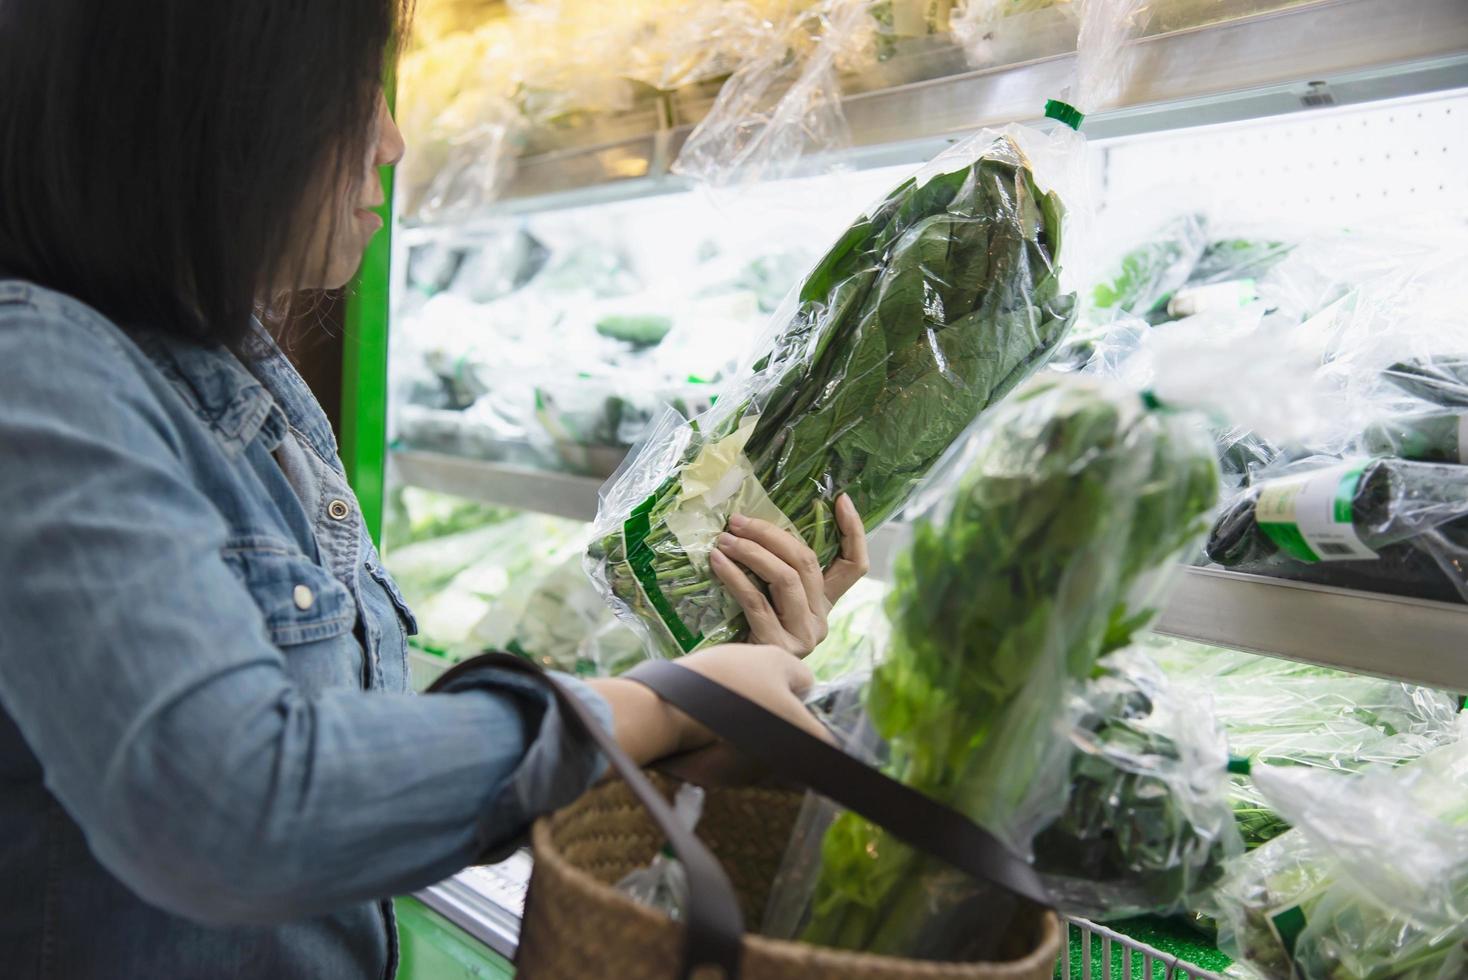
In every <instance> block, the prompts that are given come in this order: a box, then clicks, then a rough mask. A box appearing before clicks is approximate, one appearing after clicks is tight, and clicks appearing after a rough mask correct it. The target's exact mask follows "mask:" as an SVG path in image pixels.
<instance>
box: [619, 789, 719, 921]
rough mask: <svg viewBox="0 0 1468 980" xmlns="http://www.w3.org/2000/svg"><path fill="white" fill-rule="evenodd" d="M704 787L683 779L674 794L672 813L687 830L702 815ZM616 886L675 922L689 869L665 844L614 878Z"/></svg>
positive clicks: (680, 912)
mask: <svg viewBox="0 0 1468 980" xmlns="http://www.w3.org/2000/svg"><path fill="white" fill-rule="evenodd" d="M703 797H704V791H703V788H702V787H701V786H695V785H693V784H692V783H684V784H683V785H682V786H679V787H678V792H677V793H676V794H674V797H673V814H674V816H675V817H676V818H677V819H678V822H679V823H681V824H682V825H683V826H684V827H687V828H688V829H689V830H692V829H693V828H695V827H697V826H698V818H699V817H701V816H702V815H703ZM617 890H618V891H619V892H621V893H622V894H624V895H626V896H627V897H629V898H631V899H632V900H633V901H635V902H640V903H642V904H643V905H646V906H647V907H648V908H652V909H656V910H657V911H659V912H666V913H667V915H668V918H670V919H672V920H673V921H674V922H677V921H678V920H679V919H681V918H682V917H683V906H684V905H685V904H686V903H687V901H688V872H687V871H685V870H684V869H683V865H682V863H681V862H680V861H679V860H678V859H677V858H676V857H674V856H673V851H672V848H670V847H668V846H667V845H664V846H663V849H662V850H661V851H659V852H658V854H657V856H656V857H654V858H653V859H652V863H651V864H649V865H648V866H647V867H645V868H638V869H637V870H635V871H631V872H629V873H628V874H627V875H626V877H624V878H623V879H622V880H621V881H619V882H617Z"/></svg>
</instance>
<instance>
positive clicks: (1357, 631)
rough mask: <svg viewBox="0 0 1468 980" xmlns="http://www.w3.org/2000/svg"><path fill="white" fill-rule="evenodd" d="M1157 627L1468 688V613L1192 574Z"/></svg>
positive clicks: (1217, 572)
mask: <svg viewBox="0 0 1468 980" xmlns="http://www.w3.org/2000/svg"><path fill="white" fill-rule="evenodd" d="M1156 630H1157V632H1159V633H1166V634H1168V635H1170V636H1178V637H1182V638H1183V639H1188V640H1197V641H1199V642H1202V643H1212V644H1217V645H1219V646H1228V647H1234V648H1236V649H1240V650H1248V651H1251V652H1254V653H1263V654H1268V655H1270V656H1275V657H1283V658H1286V659H1289V660H1300V661H1304V662H1306V663H1313V664H1319V665H1321V666H1325V667H1335V668H1338V669H1341V670H1350V671H1355V672H1357V673H1363V674H1375V675H1377V676H1379V677H1389V678H1393V679H1396V680H1403V681H1411V682H1415V683H1418V684H1426V685H1430V686H1433V687H1440V688H1443V689H1446V690H1449V691H1456V692H1464V691H1468V606H1459V605H1453V604H1451V603H1444V602H1428V601H1425V600H1421V599H1406V598H1399V597H1396V596H1386V595H1376V594H1372V593H1365V592H1352V591H1348V590H1346V589H1335V588H1330V587H1327V586H1318V585H1307V584H1304V583H1298V582H1284V581H1281V580H1279V579H1271V578H1264V577H1262V576H1255V575H1240V574H1238V573H1235V572H1226V571H1223V570H1221V569H1214V568H1189V569H1187V570H1186V573H1185V574H1184V575H1183V576H1182V580H1181V581H1180V582H1179V583H1178V585H1177V588H1176V590H1175V591H1174V593H1173V595H1172V597H1171V600H1170V601H1169V602H1168V605H1167V608H1166V610H1164V611H1163V613H1162V617H1161V619H1160V620H1159V621H1158V623H1157V626H1156Z"/></svg>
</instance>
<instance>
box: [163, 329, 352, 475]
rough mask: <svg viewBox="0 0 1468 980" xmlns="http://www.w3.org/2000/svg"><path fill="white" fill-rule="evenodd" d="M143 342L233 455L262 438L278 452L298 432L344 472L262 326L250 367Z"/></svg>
mask: <svg viewBox="0 0 1468 980" xmlns="http://www.w3.org/2000/svg"><path fill="white" fill-rule="evenodd" d="M138 342H139V346H140V347H141V348H142V350H143V352H144V353H145V354H147V356H148V357H149V359H150V360H152V361H153V363H154V364H156V365H157V366H158V368H159V370H161V371H162V372H163V373H164V374H165V375H167V376H169V377H170V378H171V379H172V380H173V381H174V383H175V386H176V387H177V388H178V389H179V391H180V392H181V393H182V394H183V395H184V397H185V398H186V399H187V400H188V401H189V403H190V405H191V407H193V408H194V410H195V411H196V412H198V414H199V417H200V418H201V419H202V420H203V421H204V422H205V423H206V424H208V425H209V426H210V428H212V429H213V430H214V431H215V433H216V434H217V435H218V436H219V438H220V439H221V441H222V442H223V443H224V444H225V446H226V447H227V448H229V450H230V451H231V452H235V453H240V452H243V451H244V449H245V447H246V446H248V445H249V444H250V442H251V441H253V440H254V439H255V438H256V437H257V436H258V437H260V438H261V439H263V441H264V444H265V448H266V449H267V450H268V451H271V452H273V451H274V450H275V449H276V448H277V447H278V446H279V445H280V443H281V440H283V439H284V438H285V437H286V435H287V434H288V432H289V430H290V429H292V428H293V429H295V430H296V431H297V432H298V433H299V434H300V435H301V436H302V437H304V438H305V439H306V440H307V441H308V442H309V443H310V445H311V447H312V448H313V449H314V450H315V451H316V453H317V454H318V455H319V456H321V458H322V459H323V460H326V461H327V462H328V463H330V464H331V465H333V467H334V468H340V464H338V463H337V462H336V459H337V456H336V453H337V450H336V439H335V438H334V437H333V435H332V433H331V426H330V424H329V423H328V422H327V420H326V416H325V414H324V413H323V412H322V411H321V408H320V406H319V405H318V404H317V402H316V401H315V399H314V397H313V396H312V395H311V393H310V390H309V389H308V388H307V387H306V384H305V382H304V381H303V380H302V379H301V376H300V375H299V374H298V373H297V372H296V369H295V367H294V366H292V365H291V363H290V361H289V360H288V359H287V358H286V356H285V354H284V353H283V352H282V351H281V349H280V346H279V345H278V344H276V342H275V339H274V338H273V337H271V336H270V333H269V332H268V331H267V330H266V329H265V327H264V326H263V325H261V323H260V322H259V321H258V320H256V321H254V322H253V323H252V324H251V336H250V339H249V344H250V347H251V350H250V354H249V357H250V362H249V365H248V366H246V365H245V364H243V363H241V361H240V359H239V358H237V357H236V356H235V355H234V354H232V353H231V352H230V351H229V350H227V349H225V348H223V347H217V346H215V347H202V346H199V345H198V344H194V343H190V342H188V341H185V340H178V339H174V338H172V337H168V336H164V335H161V334H156V333H154V334H147V335H145V336H142V337H140V338H139V339H138Z"/></svg>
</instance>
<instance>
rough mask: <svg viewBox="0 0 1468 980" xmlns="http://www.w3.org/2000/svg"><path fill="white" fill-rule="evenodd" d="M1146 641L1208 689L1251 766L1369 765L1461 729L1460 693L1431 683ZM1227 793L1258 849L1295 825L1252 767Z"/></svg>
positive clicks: (1235, 750)
mask: <svg viewBox="0 0 1468 980" xmlns="http://www.w3.org/2000/svg"><path fill="white" fill-rule="evenodd" d="M1143 648H1144V649H1145V650H1146V651H1147V653H1148V654H1149V655H1151V656H1152V657H1154V658H1155V659H1156V660H1157V661H1158V662H1159V663H1160V664H1161V665H1162V668H1163V670H1164V672H1165V673H1166V674H1167V675H1168V677H1170V678H1174V679H1176V680H1177V681H1180V682H1181V683H1184V684H1187V685H1189V686H1191V687H1194V688H1197V689H1200V690H1205V691H1207V692H1208V694H1209V696H1210V697H1211V698H1212V701H1213V705H1214V709H1215V711H1216V713H1217V715H1218V718H1219V720H1220V721H1221V722H1222V723H1223V725H1224V727H1225V729H1226V730H1227V733H1228V742H1229V750H1230V752H1231V753H1232V754H1233V755H1234V756H1235V757H1238V758H1242V759H1246V760H1248V761H1249V763H1250V764H1251V765H1255V766H1266V767H1278V766H1299V767H1304V768H1309V769H1318V770H1324V771H1327V772H1337V773H1355V772H1363V771H1365V770H1367V769H1372V768H1389V767H1392V766H1397V765H1401V764H1402V763H1404V762H1409V761H1411V760H1413V759H1416V758H1419V757H1420V756H1422V755H1423V754H1425V753H1427V752H1429V751H1431V750H1432V749H1433V748H1435V747H1437V746H1438V745H1441V744H1443V743H1445V742H1447V741H1451V740H1453V739H1455V738H1456V737H1457V731H1456V728H1455V719H1456V717H1457V714H1458V699H1457V698H1455V697H1454V696H1452V695H1449V694H1445V693H1443V692H1441V691H1435V690H1432V689H1431V688H1426V687H1420V686H1418V685H1415V684H1404V683H1401V682H1399V681H1390V680H1383V679H1381V678H1377V677H1367V676H1365V675H1362V674H1351V673H1346V672H1343V671H1338V670H1331V669H1329V668H1326V667H1315V666H1312V665H1310V664H1300V663H1294V662H1291V661H1287V660H1279V659H1277V658H1273V657H1259V656H1254V655H1253V654H1247V653H1239V652H1237V651H1234V650H1223V649H1220V648H1217V647H1207V646H1202V645H1199V644H1194V643H1188V642H1185V641H1182V640H1175V639H1167V638H1163V637H1150V638H1148V640H1147V642H1146V643H1145V644H1144V647H1143ZM1229 795H1230V799H1231V800H1232V803H1233V807H1234V815H1235V818H1236V820H1237V822H1238V825H1239V830H1240V832H1241V833H1242V834H1243V836H1244V843H1245V844H1246V845H1247V846H1249V847H1250V848H1253V847H1257V846H1260V845H1262V844H1264V843H1266V842H1268V841H1270V840H1272V839H1274V838H1275V837H1278V836H1279V835H1280V834H1282V833H1284V832H1285V831H1286V830H1287V829H1288V828H1289V824H1288V822H1287V821H1286V820H1285V818H1284V817H1283V816H1282V815H1281V814H1279V813H1278V812H1276V811H1275V809H1274V808H1273V807H1272V806H1270V805H1269V803H1268V802H1267V801H1266V800H1265V798H1264V795H1263V794H1262V793H1261V792H1260V790H1259V789H1258V787H1257V786H1256V785H1255V782H1254V779H1253V778H1252V776H1250V775H1249V774H1247V773H1242V772H1240V773H1236V774H1235V775H1234V776H1233V777H1232V787H1231V789H1230V794H1229Z"/></svg>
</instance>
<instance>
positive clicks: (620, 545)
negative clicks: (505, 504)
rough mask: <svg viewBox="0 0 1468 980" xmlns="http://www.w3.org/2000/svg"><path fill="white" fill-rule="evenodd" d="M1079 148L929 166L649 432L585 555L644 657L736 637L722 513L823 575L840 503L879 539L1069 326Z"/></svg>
mask: <svg viewBox="0 0 1468 980" xmlns="http://www.w3.org/2000/svg"><path fill="white" fill-rule="evenodd" d="M1071 135H1072V136H1074V134H1073V133H1072V134H1071ZM1076 149H1077V147H1076V146H1075V144H1074V143H1073V142H1072V141H1070V140H1067V139H1064V138H1051V137H1045V136H1040V135H1037V134H1036V133H1034V132H1033V131H1031V130H1022V129H1018V128H1012V129H1009V130H1005V131H1002V132H984V133H981V134H979V135H978V136H976V137H974V138H973V139H971V140H969V141H967V142H965V143H964V144H962V145H961V146H959V147H956V148H955V149H954V150H952V151H950V152H948V153H945V154H943V155H942V156H940V157H938V158H937V159H936V160H934V161H933V162H931V163H930V164H928V165H926V166H925V167H923V168H922V169H921V170H920V171H918V173H917V174H916V175H915V176H914V177H913V178H911V179H909V180H908V181H906V182H904V183H903V184H902V185H900V186H899V187H898V188H896V189H895V190H894V191H893V192H892V193H891V194H890V195H889V196H888V197H887V198H886V199H885V200H883V201H881V202H879V203H878V204H877V205H876V206H875V207H873V208H872V209H871V210H870V211H869V212H868V214H867V215H866V216H865V217H863V218H861V219H860V220H859V221H858V222H857V223H856V224H854V225H853V226H852V227H851V228H850V229H849V230H848V231H847V232H846V233H845V234H844V235H843V236H842V237H841V239H840V240H839V241H838V242H837V243H836V244H835V245H834V246H833V247H832V249H831V250H830V251H829V252H828V253H827V254H826V255H825V257H824V258H822V259H821V260H820V261H819V263H818V264H817V265H816V267H815V268H814V269H813V270H812V271H811V272H810V274H809V275H808V276H807V277H806V278H805V280H804V282H803V283H802V284H801V285H800V286H799V287H798V289H797V291H796V292H795V293H794V294H792V296H790V297H789V298H788V299H787V300H786V302H785V304H784V305H783V306H782V308H781V310H780V311H779V312H777V313H776V314H775V317H774V319H773V321H772V327H771V333H770V335H769V336H768V337H767V339H766V340H765V341H764V342H763V343H762V344H761V345H759V347H758V348H757V350H756V351H755V353H754V356H753V358H752V363H750V364H749V365H748V366H747V367H746V368H745V369H744V370H743V371H742V372H741V373H740V375H739V376H738V377H736V378H734V379H732V380H731V381H730V382H728V383H726V384H725V385H722V386H720V388H719V391H718V401H717V403H716V405H715V407H714V409H713V410H712V411H710V412H708V413H706V414H704V415H702V416H700V417H698V418H696V419H693V420H692V421H685V420H682V419H679V418H676V417H668V418H666V419H665V420H664V421H663V422H662V423H661V424H654V426H653V427H652V428H651V430H650V434H649V436H648V437H647V438H646V439H645V440H644V442H643V444H642V446H641V447H639V448H638V449H637V450H635V451H634V452H633V454H631V455H629V457H628V462H627V464H626V465H625V466H624V468H623V469H622V471H621V472H620V473H619V474H618V476H617V477H615V478H614V479H613V480H612V481H611V482H610V483H609V484H608V485H607V487H605V488H604V489H603V492H602V500H601V506H600V508H599V512H598V516H597V522H596V527H595V532H594V541H593V544H592V547H591V549H590V550H589V552H588V567H589V569H590V571H591V573H592V575H593V577H594V578H595V579H596V580H597V581H598V582H599V583H600V584H601V585H602V587H603V589H604V590H605V592H606V594H607V597H608V600H609V601H610V602H611V603H612V604H613V605H614V607H615V608H616V609H617V610H618V613H619V615H621V616H622V617H623V618H624V619H625V620H626V621H627V622H629V623H630V624H632V625H634V626H635V627H638V628H641V629H642V630H643V631H644V632H645V633H646V635H647V637H648V642H649V646H650V647H651V648H653V649H655V650H656V651H657V652H658V653H659V654H660V655H663V656H674V655H677V654H679V653H683V652H687V651H690V650H693V649H695V648H697V647H699V646H701V645H705V644H710V643H717V642H724V641H729V640H734V639H737V638H739V637H740V636H742V635H743V630H744V623H743V619H742V616H741V615H740V613H739V611H738V607H737V606H736V605H735V604H734V603H733V602H732V600H730V599H729V597H728V596H727V595H726V593H725V591H724V589H723V588H722V587H721V586H720V585H719V584H718V583H717V581H716V580H715V579H714V578H713V576H712V575H711V573H710V571H709V568H708V560H707V556H708V553H709V551H710V549H711V547H712V545H713V542H714V540H715V539H716V537H717V535H718V534H719V533H720V532H721V531H723V529H724V526H725V523H726V522H727V520H728V517H729V516H730V515H731V514H732V513H736V512H738V513H745V514H748V515H750V516H755V517H762V518H765V519H767V520H771V521H773V522H774V523H776V524H778V525H780V526H783V527H785V528H787V529H793V530H795V531H797V532H798V533H800V534H801V535H802V536H803V537H804V538H805V540H806V541H807V542H808V543H809V544H810V545H811V546H812V547H813V548H814V549H815V551H816V553H817V555H818V556H819V558H820V560H821V562H822V564H823V565H827V564H829V563H830V562H831V561H832V560H834V558H835V557H836V555H837V553H838V551H839V547H840V545H839V536H838V534H837V532H836V530H835V526H834V520H833V511H832V506H833V504H834V502H835V500H836V498H837V496H838V495H840V494H842V493H848V494H850V495H851V497H852V499H853V501H854V503H855V504H856V506H857V509H858V511H859V512H860V513H861V515H862V517H863V518H864V520H865V522H866V526H867V528H868V530H870V529H872V528H874V527H876V526H878V525H879V524H881V523H882V522H884V521H886V520H887V519H888V518H889V517H891V516H892V515H893V514H895V513H896V512H897V511H898V510H899V509H900V508H901V507H902V505H903V503H904V502H905V501H906V499H907V496H908V494H909V493H910V492H911V490H912V488H913V487H915V486H916V485H917V483H918V482H919V481H920V480H921V479H922V477H923V475H924V474H925V473H926V472H927V470H928V469H929V468H930V467H931V466H932V465H933V463H934V462H936V461H937V459H938V458H939V457H940V456H941V455H942V454H943V452H944V451H945V450H946V449H947V448H948V446H949V445H950V444H951V443H952V442H953V441H954V440H955V439H957V438H958V436H959V435H960V434H961V433H962V432H963V430H964V429H965V428H966V427H967V426H968V424H969V423H970V422H971V421H972V420H973V419H974V417H975V416H977V415H978V414H979V413H980V412H981V411H983V410H984V408H986V407H987V406H988V405H990V404H992V403H994V402H995V401H997V400H998V399H1000V398H1002V397H1003V396H1004V395H1005V394H1006V393H1007V392H1009V391H1010V390H1011V389H1013V388H1014V387H1015V386H1016V385H1017V384H1018V383H1019V382H1021V381H1022V380H1023V379H1024V378H1025V377H1026V376H1028V375H1029V374H1030V373H1032V372H1033V371H1035V370H1037V369H1038V368H1039V367H1040V366H1041V365H1042V364H1043V363H1044V361H1045V359H1046V358H1047V357H1048V356H1049V354H1050V352H1051V351H1052V350H1054V348H1055V346H1056V345H1057V344H1058V343H1059V342H1060V340H1061V338H1062V337H1063V336H1064V334H1065V331H1066V330H1067V329H1068V328H1069V326H1070V323H1071V317H1072V314H1073V310H1074V296H1073V295H1072V294H1070V293H1068V292H1066V291H1065V290H1064V288H1063V286H1062V284H1061V270H1060V263H1061V261H1069V259H1068V257H1066V258H1062V257H1061V256H1060V255H1059V253H1060V251H1061V241H1062V231H1061V225H1062V220H1063V216H1064V215H1065V214H1066V205H1064V204H1063V203H1062V200H1063V193H1064V192H1062V191H1061V190H1060V188H1062V187H1066V186H1071V185H1070V184H1067V178H1068V177H1071V179H1072V180H1073V176H1072V175H1071V173H1070V170H1071V168H1073V167H1074V166H1075V165H1076V156H1075V150H1076ZM1068 230H1069V225H1068V224H1067V228H1066V231H1067V233H1068ZM1066 256H1069V252H1067V253H1066Z"/></svg>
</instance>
